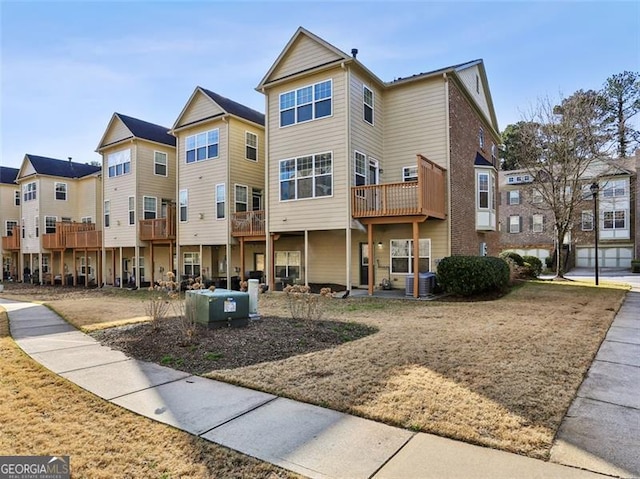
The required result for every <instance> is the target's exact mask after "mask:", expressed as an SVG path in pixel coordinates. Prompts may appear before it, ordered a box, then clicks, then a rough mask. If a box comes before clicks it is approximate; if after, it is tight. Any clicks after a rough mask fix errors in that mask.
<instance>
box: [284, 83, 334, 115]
mask: <svg viewBox="0 0 640 479" xmlns="http://www.w3.org/2000/svg"><path fill="white" fill-rule="evenodd" d="M332 89H333V87H332V81H331V80H326V81H323V82H320V83H315V84H313V85H308V86H305V87H302V88H298V89H297V90H292V91H288V92H284V93H281V94H280V98H279V102H280V126H288V125H293V124H295V123H303V122H305V121H311V120H317V119H318V118H324V117H326V116H331V113H332V106H331V102H332V95H331V92H332Z"/></svg>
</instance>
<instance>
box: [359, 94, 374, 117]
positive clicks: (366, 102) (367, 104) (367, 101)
mask: <svg viewBox="0 0 640 479" xmlns="http://www.w3.org/2000/svg"><path fill="white" fill-rule="evenodd" d="M362 103H363V107H364V121H366V122H367V123H369V124H370V125H373V107H374V100H373V90H371V89H370V88H367V87H366V86H364V85H363V87H362Z"/></svg>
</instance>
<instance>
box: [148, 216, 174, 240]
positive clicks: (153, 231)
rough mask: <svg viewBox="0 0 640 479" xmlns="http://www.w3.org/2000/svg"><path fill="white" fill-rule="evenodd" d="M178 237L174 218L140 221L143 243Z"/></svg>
mask: <svg viewBox="0 0 640 479" xmlns="http://www.w3.org/2000/svg"><path fill="white" fill-rule="evenodd" d="M175 237H176V223H175V220H174V219H172V218H156V219H153V220H140V239H141V240H142V241H153V240H168V239H175Z"/></svg>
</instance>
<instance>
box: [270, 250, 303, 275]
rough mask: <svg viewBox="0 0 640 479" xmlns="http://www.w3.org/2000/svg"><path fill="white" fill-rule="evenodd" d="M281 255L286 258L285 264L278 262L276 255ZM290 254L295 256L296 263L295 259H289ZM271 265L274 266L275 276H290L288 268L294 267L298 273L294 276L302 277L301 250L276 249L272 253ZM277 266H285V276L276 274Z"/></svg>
mask: <svg viewBox="0 0 640 479" xmlns="http://www.w3.org/2000/svg"><path fill="white" fill-rule="evenodd" d="M281 255H285V256H286V258H287V259H286V264H282V263H278V257H280V256H281ZM292 256H297V264H296V262H295V261H290V259H291V257H292ZM273 266H274V272H275V274H276V277H277V278H285V277H286V278H291V274H290V271H289V268H291V267H296V268H298V275H297V276H294V278H296V279H299V278H301V277H302V252H301V251H276V252H275V254H274V261H273ZM278 268H285V269H286V276H277V274H278Z"/></svg>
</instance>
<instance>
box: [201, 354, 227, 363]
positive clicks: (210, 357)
mask: <svg viewBox="0 0 640 479" xmlns="http://www.w3.org/2000/svg"><path fill="white" fill-rule="evenodd" d="M223 357H224V354H222V353H206V354H205V355H204V358H205V359H206V360H207V361H217V360H218V359H222V358H223Z"/></svg>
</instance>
